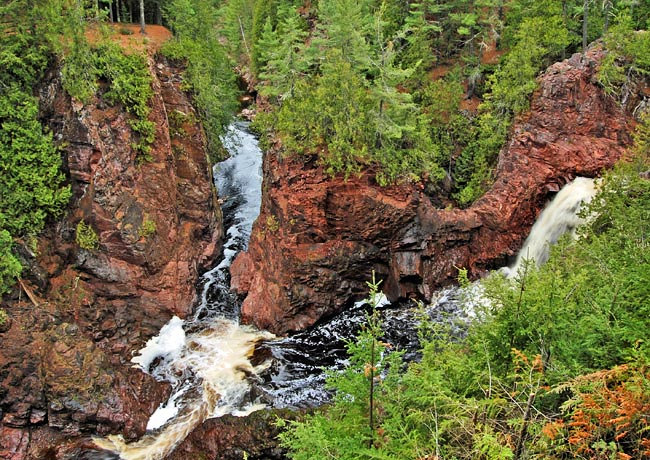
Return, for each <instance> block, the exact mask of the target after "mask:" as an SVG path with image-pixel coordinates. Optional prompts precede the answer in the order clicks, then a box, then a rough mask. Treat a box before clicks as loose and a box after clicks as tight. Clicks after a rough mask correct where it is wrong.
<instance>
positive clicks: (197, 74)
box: [162, 0, 238, 159]
mask: <svg viewBox="0 0 650 460" xmlns="http://www.w3.org/2000/svg"><path fill="white" fill-rule="evenodd" d="M218 13H219V11H218V10H217V9H216V8H214V7H213V5H212V4H211V2H209V1H207V0H171V1H170V2H169V3H168V4H166V6H165V16H166V18H167V20H168V21H169V23H170V24H171V27H172V29H173V30H174V33H175V35H174V39H173V40H171V41H169V42H167V43H166V44H165V46H164V47H163V49H162V52H163V54H165V55H166V56H168V57H169V58H172V59H182V60H184V61H185V62H186V63H187V69H186V71H185V75H184V78H185V80H186V82H187V84H188V86H189V87H190V88H191V90H192V95H193V101H194V106H195V107H196V109H197V112H198V114H199V117H200V118H201V121H202V123H203V127H204V128H205V131H206V135H207V138H208V145H209V147H210V151H211V156H212V157H213V159H216V157H217V156H218V152H220V148H219V147H220V145H221V141H220V138H219V137H220V136H221V135H222V134H223V133H224V127H225V126H226V125H227V124H228V123H229V122H230V120H231V119H232V114H233V113H234V112H235V110H236V108H237V105H238V104H237V90H236V88H237V85H236V78H235V74H234V72H233V70H232V66H231V62H230V60H229V59H228V56H227V54H226V49H225V48H224V45H223V44H222V43H221V42H220V41H219V37H218V36H217V35H216V34H215V33H214V29H215V27H216V25H217V24H218V23H219V15H218Z"/></svg>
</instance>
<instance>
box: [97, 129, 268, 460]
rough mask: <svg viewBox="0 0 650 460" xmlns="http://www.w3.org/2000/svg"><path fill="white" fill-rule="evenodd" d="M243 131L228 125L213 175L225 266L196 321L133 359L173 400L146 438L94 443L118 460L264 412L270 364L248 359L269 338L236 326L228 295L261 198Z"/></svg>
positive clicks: (159, 454)
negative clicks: (258, 385)
mask: <svg viewBox="0 0 650 460" xmlns="http://www.w3.org/2000/svg"><path fill="white" fill-rule="evenodd" d="M246 128H247V127H246V124H244V123H235V124H233V125H231V127H230V128H229V130H228V133H227V135H226V137H225V139H224V145H225V146H226V148H227V149H228V151H229V153H230V154H231V157H230V158H229V159H228V160H226V161H224V162H222V163H220V164H219V165H217V166H215V171H214V173H215V181H216V184H217V187H218V189H219V194H220V196H221V198H222V200H223V201H224V205H223V208H224V215H225V217H224V219H225V220H226V221H227V223H226V226H227V228H228V230H227V240H226V243H225V245H224V257H223V260H222V261H221V263H220V264H219V265H217V266H216V267H215V268H214V269H213V270H211V271H210V272H208V273H206V274H205V275H204V286H203V289H202V293H201V302H200V304H199V305H198V307H197V309H196V312H195V315H194V318H193V319H191V320H188V321H183V320H181V319H180V318H177V317H174V318H172V319H171V320H170V321H169V323H168V324H167V325H165V326H164V327H163V328H162V329H161V331H160V333H159V334H158V336H157V337H154V338H152V339H151V340H149V342H148V343H147V345H146V346H145V347H144V348H143V349H142V350H140V353H139V354H138V356H136V357H134V358H133V359H132V362H133V363H134V364H135V365H136V366H138V367H140V368H141V369H142V370H143V371H145V372H148V373H151V374H152V375H153V376H154V377H156V378H157V379H158V380H164V381H168V382H170V383H171V385H172V396H171V397H170V398H169V400H168V401H167V402H166V403H164V404H163V405H161V407H159V408H158V410H157V411H156V412H154V414H153V415H152V416H151V418H150V420H149V423H148V425H147V430H149V431H148V433H147V434H146V435H145V436H144V437H143V438H142V439H140V440H139V441H137V442H134V443H130V444H127V443H126V442H125V441H124V439H123V438H122V437H121V436H109V437H108V438H106V439H95V440H94V441H95V444H96V445H97V446H98V447H100V448H102V449H105V450H109V451H113V452H116V453H118V454H119V455H120V458H122V459H127V460H155V459H162V458H164V457H165V456H166V455H167V454H168V453H169V452H171V451H172V450H173V449H174V447H176V445H177V444H178V443H180V442H181V441H182V440H183V439H185V437H186V436H187V435H188V434H189V433H190V432H191V431H192V430H193V429H194V428H195V427H196V426H198V425H199V424H200V423H202V422H203V421H204V420H206V419H208V418H211V417H220V416H223V415H226V414H233V415H246V414H249V413H250V412H252V411H254V410H257V409H261V408H263V407H265V405H264V404H262V403H261V402H260V401H258V400H257V399H256V398H254V397H251V392H250V389H251V384H252V382H254V381H255V380H256V379H258V377H257V376H258V375H259V374H260V372H261V371H262V370H263V369H265V368H266V367H268V366H269V364H270V363H269V362H268V361H265V362H262V363H261V364H259V365H256V366H255V365H253V364H251V361H250V358H251V357H252V355H253V353H254V351H255V348H256V345H257V344H258V343H260V342H261V341H263V340H268V339H271V338H273V335H272V334H270V333H267V332H262V331H258V330H256V329H254V328H252V327H247V326H241V325H240V324H239V322H238V315H239V312H238V305H237V301H236V298H234V296H233V295H232V294H231V293H230V291H229V274H228V268H229V267H230V264H231V262H232V260H233V259H234V257H235V255H236V254H237V252H239V251H240V250H242V249H244V248H245V247H246V245H247V243H248V239H249V237H250V233H251V228H252V225H253V222H254V221H255V219H256V218H257V215H258V214H259V208H260V199H261V182H262V178H261V162H262V154H261V151H260V150H259V147H258V146H257V140H256V139H255V137H254V136H253V135H252V134H250V133H249V132H248V131H247V130H246Z"/></svg>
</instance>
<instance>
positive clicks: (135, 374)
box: [0, 60, 222, 459]
mask: <svg viewBox="0 0 650 460" xmlns="http://www.w3.org/2000/svg"><path fill="white" fill-rule="evenodd" d="M150 67H151V72H152V75H154V83H153V87H154V93H155V96H154V98H153V101H152V103H153V104H152V113H151V115H150V120H151V121H153V122H154V123H155V125H156V140H155V143H154V144H153V146H152V151H151V155H152V157H153V161H151V162H140V161H139V160H138V159H137V158H136V153H135V151H134V150H133V148H132V147H131V144H132V143H133V142H134V141H135V140H136V139H135V137H134V135H133V133H132V131H131V129H130V127H129V124H128V120H129V115H127V114H126V113H125V111H124V110H123V109H122V108H121V107H119V106H116V107H112V106H110V105H108V104H107V103H106V102H105V101H104V100H103V99H102V98H101V96H98V97H96V98H95V99H94V100H92V101H90V102H89V103H88V104H86V105H82V104H81V103H78V102H75V101H71V100H70V98H69V97H68V96H66V95H65V92H64V91H63V90H62V87H61V84H60V80H59V77H58V75H57V73H56V72H55V71H53V72H52V73H51V75H50V77H49V79H48V81H47V84H46V85H44V86H43V87H42V88H41V91H40V96H41V105H42V116H43V119H44V120H47V122H48V123H49V125H50V128H51V129H52V131H53V133H54V136H55V139H59V140H61V141H63V142H64V144H63V149H64V154H65V156H64V159H65V164H66V166H67V169H68V172H69V177H70V182H71V185H72V191H73V199H72V201H71V204H70V208H69V209H70V211H69V213H68V215H67V216H66V217H65V218H64V219H62V220H61V221H60V222H59V223H57V224H56V225H52V226H51V227H50V228H49V230H47V231H46V233H45V235H44V236H43V237H42V238H41V239H40V241H39V245H38V251H37V254H36V255H35V254H30V253H29V251H28V250H26V249H23V256H24V259H25V260H26V261H27V263H28V264H29V266H30V269H29V270H26V273H27V272H28V273H29V275H27V274H25V275H26V276H27V279H26V280H25V283H24V285H25V289H23V290H21V291H20V292H18V290H16V292H15V293H14V294H13V297H10V298H9V299H8V302H7V303H6V304H5V305H3V308H4V309H5V310H6V311H7V313H8V314H9V317H10V319H11V323H10V324H11V325H10V327H9V329H8V330H7V331H6V332H4V333H0V341H1V347H2V351H1V352H0V407H1V409H2V412H1V413H0V417H1V418H2V423H1V425H0V446H1V447H0V458H11V459H23V458H33V459H42V458H57V459H58V458H63V457H62V456H63V455H64V453H63V452H69V448H68V447H69V446H68V444H69V443H70V440H71V439H80V438H81V437H83V436H84V435H88V434H94V433H98V434H108V433H116V432H121V433H122V434H123V435H124V436H125V437H126V438H130V439H133V438H136V437H139V436H140V435H142V434H143V432H144V430H145V425H146V422H147V419H148V417H149V415H150V414H151V413H152V412H153V411H154V410H155V408H156V407H157V406H158V404H159V403H160V402H161V401H162V400H163V399H164V398H166V396H167V393H168V391H169V390H168V388H167V387H166V386H165V385H162V384H159V383H157V382H155V381H154V379H153V378H151V377H149V376H148V375H146V374H144V373H143V372H141V371H140V370H137V369H133V368H132V367H131V366H132V365H131V363H130V359H131V357H132V354H133V353H134V352H135V351H136V350H138V349H139V348H140V347H141V346H142V345H143V344H144V342H145V341H146V340H148V339H149V338H150V337H151V336H153V335H155V334H157V333H158V330H159V329H160V327H161V326H162V325H163V324H165V323H166V322H167V321H168V320H169V319H170V318H171V316H172V315H178V316H181V317H183V316H185V315H187V314H188V313H189V312H190V310H191V308H192V304H193V302H194V299H195V295H196V290H195V283H196V281H197V279H198V276H199V274H200V272H201V271H202V270H204V269H205V268H207V267H208V266H209V265H210V264H211V263H212V261H213V260H214V258H215V257H216V255H217V254H218V252H219V250H220V242H221V235H222V228H221V212H220V209H219V207H218V204H217V201H216V195H215V191H214V187H213V185H212V178H211V171H210V168H209V164H208V159H207V154H206V143H205V137H204V134H203V131H202V128H201V126H200V124H199V123H198V122H197V121H196V120H197V117H196V114H195V111H194V109H193V108H192V106H191V104H190V101H189V99H188V97H187V95H186V94H185V93H184V92H183V91H182V90H181V89H180V85H181V81H182V80H181V74H180V72H181V70H182V69H180V68H177V67H174V66H173V65H170V64H169V63H167V62H164V61H159V62H154V61H153V60H151V61H150ZM100 93H101V91H100ZM82 219H83V220H84V222H85V223H86V224H88V225H90V226H91V227H92V228H93V229H94V231H95V232H96V233H97V235H98V237H99V247H98V248H97V249H95V250H85V249H81V248H80V247H79V246H78V245H77V244H76V242H75V228H76V225H77V223H78V222H79V221H80V220H82ZM27 291H29V292H30V294H31V296H32V298H33V301H32V300H30V299H28V297H27V295H26V294H27ZM66 446H68V447H66ZM65 455H67V454H65ZM66 458H67V457H66Z"/></svg>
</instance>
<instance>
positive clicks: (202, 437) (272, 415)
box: [168, 410, 296, 460]
mask: <svg viewBox="0 0 650 460" xmlns="http://www.w3.org/2000/svg"><path fill="white" fill-rule="evenodd" d="M295 415H296V413H295V412H294V413H291V412H287V411H268V410H263V411H258V412H253V413H252V414H250V415H248V416H246V417H235V416H232V415H226V416H224V417H220V418H216V419H210V420H206V421H205V422H204V423H203V424H202V425H201V426H199V427H197V428H196V429H195V430H194V431H193V432H192V433H190V435H189V436H188V437H187V438H186V439H185V440H184V441H183V442H182V443H181V444H180V445H179V446H178V447H177V448H176V449H174V451H173V452H172V453H171V454H170V455H169V457H168V460H186V459H193V458H201V459H205V460H240V459H242V458H248V459H250V460H285V459H286V458H287V457H286V456H285V453H286V452H285V451H284V449H282V448H280V447H278V441H277V439H276V436H277V435H278V434H279V433H280V431H281V430H280V428H278V427H277V426H275V421H276V420H277V417H278V416H279V417H282V418H285V419H286V418H293V417H295Z"/></svg>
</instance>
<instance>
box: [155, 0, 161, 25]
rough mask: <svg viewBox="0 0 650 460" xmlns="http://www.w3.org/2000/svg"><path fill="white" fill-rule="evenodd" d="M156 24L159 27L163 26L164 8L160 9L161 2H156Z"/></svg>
mask: <svg viewBox="0 0 650 460" xmlns="http://www.w3.org/2000/svg"><path fill="white" fill-rule="evenodd" d="M154 22H155V23H156V24H157V25H162V8H161V7H160V2H156V19H155V20H154Z"/></svg>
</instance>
